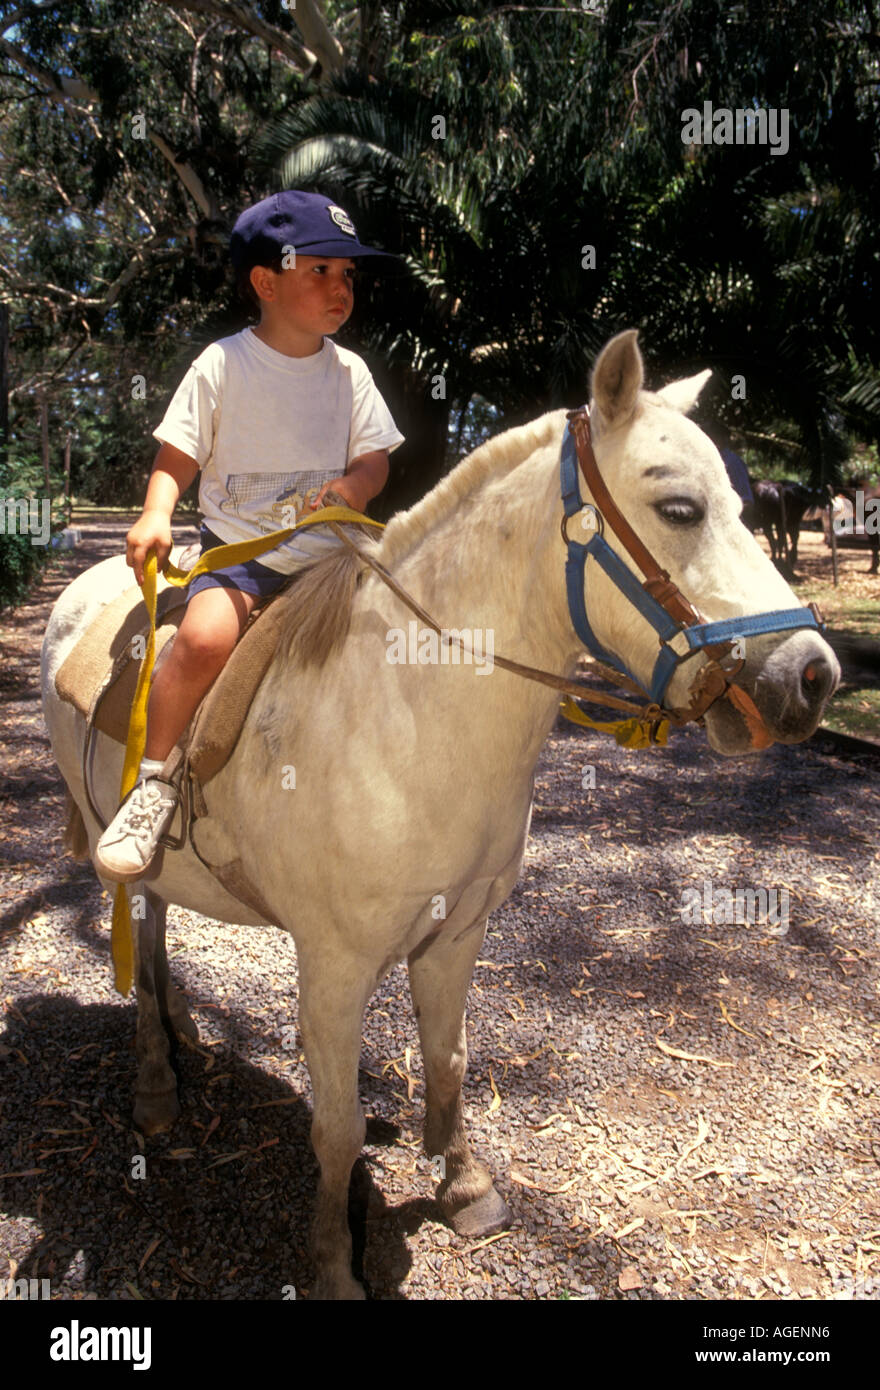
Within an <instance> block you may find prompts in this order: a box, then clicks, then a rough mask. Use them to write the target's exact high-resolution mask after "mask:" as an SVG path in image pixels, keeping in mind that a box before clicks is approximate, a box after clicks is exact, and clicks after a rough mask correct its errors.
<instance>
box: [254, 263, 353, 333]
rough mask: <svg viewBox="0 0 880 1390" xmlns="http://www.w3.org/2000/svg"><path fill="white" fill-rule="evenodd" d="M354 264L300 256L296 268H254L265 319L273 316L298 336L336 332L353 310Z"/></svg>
mask: <svg viewBox="0 0 880 1390" xmlns="http://www.w3.org/2000/svg"><path fill="white" fill-rule="evenodd" d="M355 274H356V266H355V263H354V261H352V260H348V259H344V258H342V257H336V256H299V255H298V256H297V257H296V265H294V266H291V267H290V268H289V269H288V270H281V271H274V270H272V269H270V267H268V266H254V268H253V270H252V271H251V284H252V285H253V286H254V289H255V290H256V292H257V294H258V295H259V297H260V307H261V310H262V318H263V319H265V318H267V317H268V316H270V315H271V316H272V317H273V318H275V319H276V320H279V319H280V320H282V321H283V323H284V324H285V326H286V327H288V328H291V329H294V330H295V331H296V332H299V333H309V334H315V335H317V336H318V337H322V336H323V335H324V334H325V333H335V332H336V330H337V329H339V328H341V327H342V325H343V324H344V323H345V322H346V320H347V319H348V318H349V317H350V315H351V311H352V308H353V307H354V277H355Z"/></svg>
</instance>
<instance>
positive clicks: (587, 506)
mask: <svg viewBox="0 0 880 1390" xmlns="http://www.w3.org/2000/svg"><path fill="white" fill-rule="evenodd" d="M582 512H592V513H593V516H594V517H595V521H596V524H595V526H593V527H591V528H590V529H591V530H593V531H597V532H598V533H599V535H600V536H604V535H605V518H604V517H603V516H602V513H601V512H600V511H599V508H598V507H596V506H594V505H593V503H592V502H582V503H581V505H580V507H579V508H578V510H577V511H576V512H572V514H571V516H564V517H563V518H562V526H561V529H562V539H563V540H564V541H565V544H566V545H583V544H584V542H583V541H573V540H571V538H570V537H569V534H568V530H567V529H566V528H567V527H568V523H569V522H570V521H571V520H572V518H573V517H576V516H580V514H581V513H582ZM581 525H582V526H583V522H581ZM584 529H585V530H586V529H587V528H586V527H584Z"/></svg>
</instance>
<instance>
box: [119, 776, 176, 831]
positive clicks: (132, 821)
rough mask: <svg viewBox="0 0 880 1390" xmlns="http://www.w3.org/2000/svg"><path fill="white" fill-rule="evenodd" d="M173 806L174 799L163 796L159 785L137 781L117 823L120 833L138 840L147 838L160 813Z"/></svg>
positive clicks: (171, 808)
mask: <svg viewBox="0 0 880 1390" xmlns="http://www.w3.org/2000/svg"><path fill="white" fill-rule="evenodd" d="M174 806H175V800H174V799H173V798H172V797H170V796H164V795H163V794H162V792H161V790H160V789H159V787H157V786H153V787H151V786H150V785H149V783H148V782H147V781H146V780H144V781H142V782H139V783H138V785H137V787H136V788H135V790H134V791H133V792H132V795H131V797H130V799H129V802H128V805H127V807H126V809H125V815H124V816H123V818H122V820H121V821H120V823H119V831H120V834H126V835H134V837H135V839H137V840H139V841H143V840H148V839H149V838H150V836H151V834H152V833H153V830H154V828H155V824H156V821H157V820H158V818H159V816H160V815H161V813H162V812H163V811H164V810H173V808H174Z"/></svg>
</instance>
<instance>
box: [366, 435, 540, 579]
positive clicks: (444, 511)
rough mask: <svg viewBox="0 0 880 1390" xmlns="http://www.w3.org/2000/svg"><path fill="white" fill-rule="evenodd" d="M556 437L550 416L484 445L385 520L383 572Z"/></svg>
mask: <svg viewBox="0 0 880 1390" xmlns="http://www.w3.org/2000/svg"><path fill="white" fill-rule="evenodd" d="M558 434H559V422H558V420H557V419H556V418H555V416H554V415H553V414H552V413H551V414H550V415H542V416H540V417H539V418H538V419H537V420H530V421H529V422H528V424H525V425H515V426H514V427H513V428H512V429H509V430H505V431H504V433H503V434H496V435H494V436H493V437H492V438H491V439H487V440H486V442H485V444H480V445H479V446H478V448H476V449H474V451H473V453H471V454H468V455H467V457H466V458H463V459H462V460H461V462H460V463H458V464H456V466H455V468H453V470H452V472H451V473H447V475H446V477H445V478H441V479H440V481H439V483H437V485H436V486H435V487H433V488H432V489H431V491H430V492H429V493H427V494H426V495H425V496H424V497H423V498H422V499H421V501H419V502H416V503H415V505H414V506H412V507H410V509H409V511H406V512H398V514H397V515H396V516H394V517H392V518H391V520H390V521H389V523H388V525H387V527H386V528H385V532H384V534H383V536H382V539H381V541H380V542H379V549H378V551H377V557H378V559H380V560H381V561H382V564H383V565H385V566H387V567H389V568H390V566H391V565H393V564H396V563H397V562H398V561H400V560H402V559H403V558H404V556H405V555H408V554H409V553H410V551H411V550H413V549H414V547H415V546H416V545H418V543H419V541H420V540H421V539H422V537H423V536H424V535H425V533H426V532H427V531H428V530H430V529H431V528H432V527H434V526H436V525H437V523H438V522H439V521H442V520H443V519H444V518H445V517H447V516H448V515H449V514H450V512H452V511H454V510H455V508H456V507H457V506H458V505H459V503H460V502H462V501H463V500H464V498H465V497H469V496H471V495H472V494H473V493H475V492H476V491H477V490H478V489H479V488H480V487H482V485H483V483H484V482H486V481H487V479H489V478H495V477H500V476H502V475H503V474H505V473H510V472H512V471H513V469H514V468H517V467H518V466H519V465H520V464H521V463H522V462H523V461H524V460H525V459H526V458H529V457H530V456H531V455H532V454H533V453H534V452H535V451H536V450H537V449H540V448H542V447H543V446H544V445H546V444H549V443H550V442H551V441H552V439H553V438H554V437H556V436H557V435H558Z"/></svg>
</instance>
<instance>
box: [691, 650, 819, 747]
mask: <svg viewBox="0 0 880 1390" xmlns="http://www.w3.org/2000/svg"><path fill="white" fill-rule="evenodd" d="M738 681H739V683H740V684H741V685H742V686H743V687H744V688H745V689H746V690H747V692H748V693H749V694H750V695H751V697H752V699H753V701H754V703H755V705H756V707H757V709H758V712H759V713H760V715H761V718H762V720H763V722H764V725H765V727H766V729H767V733H768V734H769V736H770V738H771V739H772V741H773V742H774V743H801V742H802V741H803V740H804V739H806V738H809V737H810V735H811V734H812V733H814V732H815V730H816V728H817V727H818V724H819V721H820V719H821V718H822V715H823V713H824V710H825V706H826V704H827V702H828V700H829V698H830V697H831V695H832V694H833V693H834V691H835V690H836V689H837V686H838V684H839V683H840V665H839V663H838V660H837V657H836V656H835V655H834V652H833V651H832V650H831V648H830V647H829V645H828V643H827V642H826V641H825V640H824V639H823V638H822V637H820V636H819V635H818V633H815V632H809V631H801V632H794V633H792V634H791V635H790V636H789V637H786V638H784V639H783V640H782V641H781V642H780V641H774V639H773V638H767V639H765V640H761V641H757V640H756V641H754V642H753V643H751V644H749V649H748V651H747V659H746V664H745V666H744V668H743V670H742V672H741V674H740V676H739V678H738ZM706 733H707V735H708V738H709V742H710V744H711V745H712V747H713V748H715V749H716V750H717V751H718V752H720V753H726V754H735V753H744V752H747V751H749V750H750V749H751V748H752V747H753V746H754V745H753V743H752V740H751V738H750V735H749V731H748V728H747V726H746V724H745V721H744V720H743V718H742V717H741V716H740V715H739V714H738V712H737V711H736V710H735V709H734V708H733V707H732V706H731V704H730V703H729V702H727V701H718V703H717V704H715V705H713V707H712V709H710V710H709V711H707V713H706Z"/></svg>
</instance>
